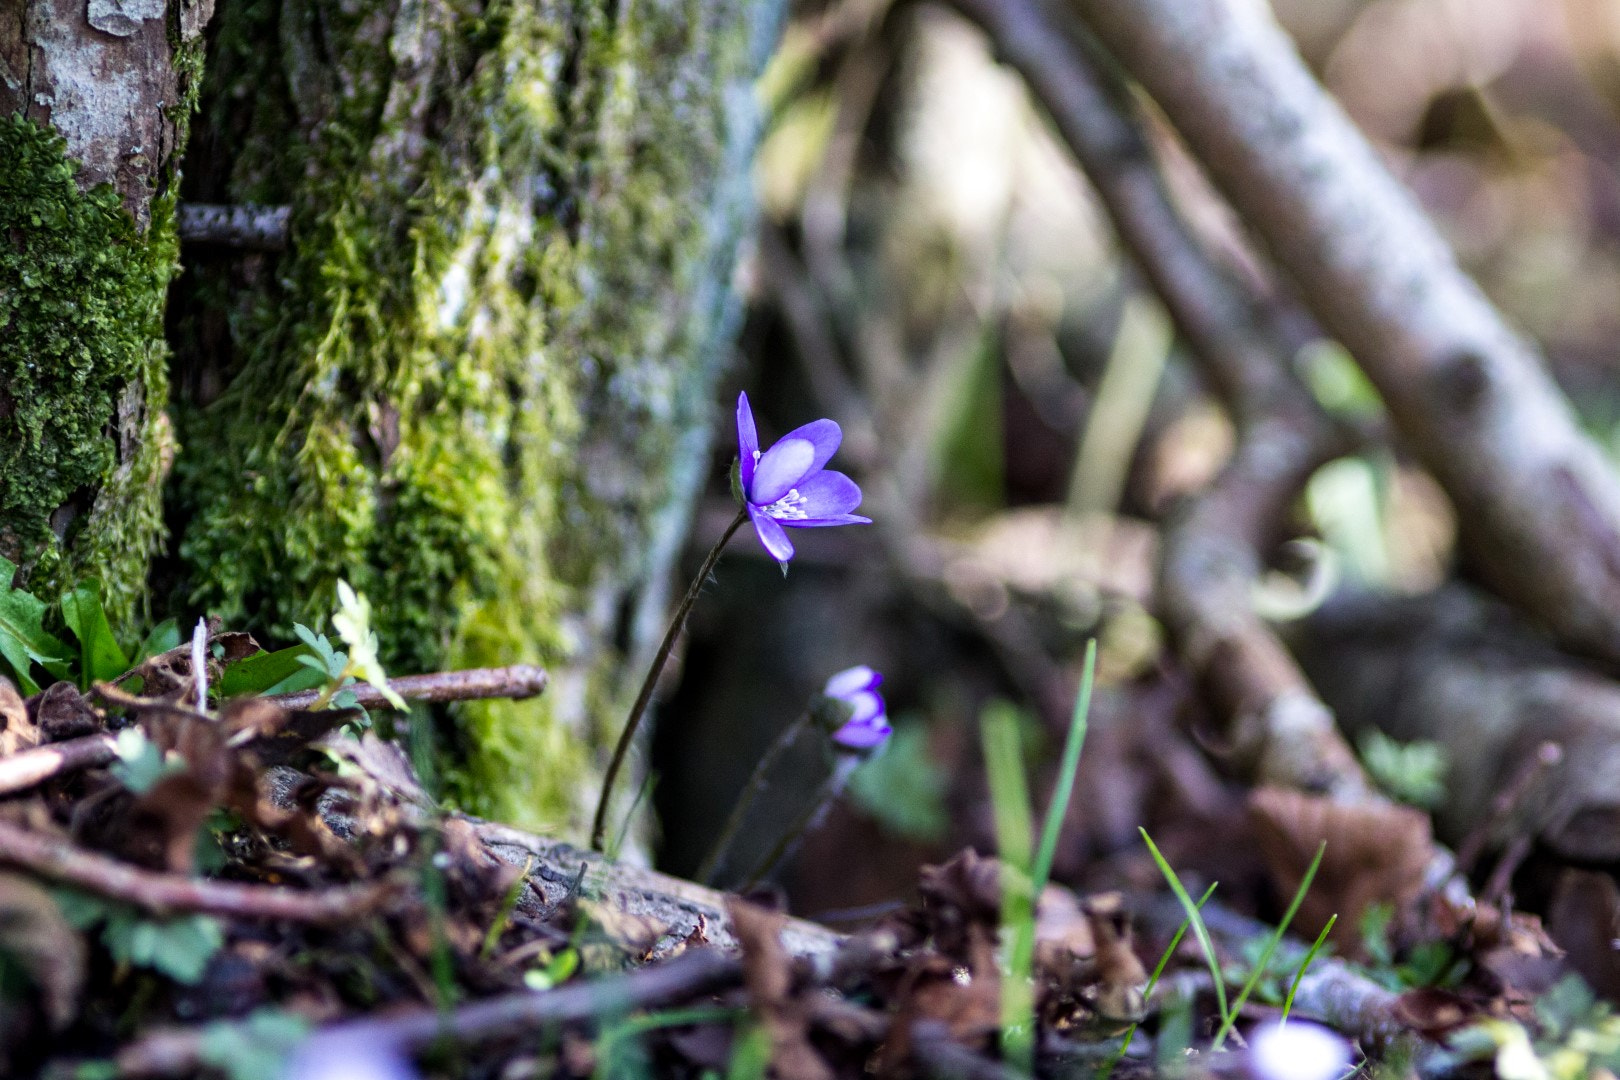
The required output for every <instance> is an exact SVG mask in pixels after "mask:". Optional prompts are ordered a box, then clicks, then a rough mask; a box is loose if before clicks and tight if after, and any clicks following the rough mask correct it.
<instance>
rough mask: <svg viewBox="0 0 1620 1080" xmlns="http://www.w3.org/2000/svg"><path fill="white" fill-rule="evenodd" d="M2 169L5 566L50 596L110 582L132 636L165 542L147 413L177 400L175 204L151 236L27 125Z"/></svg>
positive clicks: (12, 140) (7, 130) (5, 127)
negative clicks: (170, 348) (64, 586)
mask: <svg viewBox="0 0 1620 1080" xmlns="http://www.w3.org/2000/svg"><path fill="white" fill-rule="evenodd" d="M0 161H5V162H6V168H5V169H4V170H0V554H4V555H6V556H7V557H9V558H12V559H14V560H17V561H19V562H21V563H22V564H23V565H24V566H27V567H30V568H31V580H30V586H31V587H32V588H33V589H34V590H35V591H38V592H41V593H42V594H43V593H49V592H50V591H52V590H53V589H54V587H55V586H57V585H60V584H61V583H62V582H64V581H66V580H68V579H71V578H75V577H78V576H82V575H84V574H92V573H93V574H97V575H99V576H101V577H102V579H103V580H104V581H106V582H108V583H110V585H111V589H110V592H109V595H108V596H107V598H106V599H107V607H108V613H109V617H111V618H112V619H113V620H114V621H115V622H116V623H120V624H127V623H128V622H129V621H130V620H131V618H132V617H133V616H134V615H135V614H136V613H137V611H138V610H139V606H140V601H141V598H142V595H143V584H144V580H145V576H146V562H147V560H148V558H149V557H150V555H151V552H152V551H153V549H154V547H155V546H156V544H157V542H158V540H159V538H160V535H161V521H160V515H159V512H158V506H159V504H158V485H157V483H156V482H155V481H156V478H157V476H158V475H159V474H160V473H161V470H162V462H163V459H164V457H165V452H166V449H167V447H166V443H165V440H164V439H163V437H162V436H163V433H164V427H163V421H162V418H161V415H160V414H159V413H157V412H154V411H152V410H151V409H149V408H148V406H147V404H146V403H148V402H156V403H158V404H159V406H161V403H162V402H163V400H164V396H165V386H164V364H165V361H166V356H167V354H166V351H165V347H164V344H163V300H164V291H165V289H166V287H167V285H168V281H169V275H170V272H171V270H172V267H173V265H174V257H175V248H174V232H173V228H172V221H171V219H172V206H171V204H170V202H169V201H167V200H164V199H159V200H157V201H156V202H155V203H154V206H153V220H152V224H151V226H150V227H149V229H148V230H147V232H146V233H145V234H142V233H141V232H140V231H139V230H138V229H137V227H136V225H135V222H134V219H133V218H131V217H130V215H129V213H128V212H127V211H126V210H125V209H124V207H123V205H122V203H121V202H120V200H119V197H118V195H117V193H116V192H114V191H113V190H112V188H111V187H110V186H107V185H102V186H99V187H97V188H95V189H93V190H91V191H87V192H86V191H80V190H79V187H78V184H77V182H76V181H75V176H76V174H77V173H78V166H77V165H76V164H75V163H74V162H72V161H71V160H69V159H68V157H67V156H66V150H65V143H64V142H63V140H62V139H61V138H60V137H59V136H58V135H56V134H55V133H54V132H51V131H49V130H47V129H45V128H42V127H40V126H38V125H37V124H35V123H33V122H32V121H30V120H27V119H25V118H23V117H21V116H15V115H14V116H10V117H6V118H0ZM120 397H124V398H125V402H124V408H123V409H122V410H121V411H122V413H123V415H116V414H117V413H119V412H120V409H119V399H120ZM115 417H116V421H117V424H116V426H118V427H123V428H125V429H126V430H122V431H119V430H110V429H111V428H113V427H114V426H115ZM53 516H54V519H55V520H54V522H53ZM53 524H55V525H56V528H54V529H53ZM59 533H61V534H63V535H65V538H66V539H65V542H64V539H63V535H59Z"/></svg>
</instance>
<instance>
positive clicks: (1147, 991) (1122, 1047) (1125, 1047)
mask: <svg viewBox="0 0 1620 1080" xmlns="http://www.w3.org/2000/svg"><path fill="white" fill-rule="evenodd" d="M1214 895H1215V886H1214V885H1213V884H1212V885H1210V887H1209V888H1207V889H1205V890H1204V895H1203V896H1200V897H1199V898H1198V906H1199V907H1203V906H1204V904H1205V903H1207V902H1208V901H1209V898H1210V897H1211V896H1214ZM1191 925H1192V923H1191V921H1189V920H1187V919H1182V920H1181V925H1180V926H1178V927H1177V928H1176V933H1175V936H1174V937H1172V938H1171V939H1170V944H1169V945H1167V946H1165V950H1164V952H1162V953H1160V954H1159V962H1158V963H1157V964H1156V965H1154V968H1153V974H1152V975H1150V976H1148V981H1147V986H1146V987H1144V988H1143V990H1142V1000H1143V1001H1144V1002H1146V1001H1152V1000H1153V990H1154V988H1155V987H1157V986H1158V985H1159V976H1161V975H1163V974H1164V969H1165V966H1166V965H1167V964H1169V963H1170V958H1171V957H1172V956H1174V955H1175V954H1176V946H1178V945H1180V944H1181V939H1182V938H1183V937H1185V936H1186V934H1187V927H1189V926H1191ZM1140 1026H1141V1025H1140V1024H1132V1025H1131V1026H1130V1027H1128V1028H1126V1029H1125V1041H1124V1042H1122V1043H1120V1044H1119V1050H1118V1051H1117V1052H1116V1053H1115V1054H1114V1056H1113V1057H1112V1058H1110V1059H1109V1060H1108V1067H1107V1068H1106V1069H1104V1070H1103V1080H1108V1078H1109V1077H1110V1076H1112V1075H1114V1069H1115V1068H1116V1067H1117V1066H1118V1065H1119V1063H1120V1062H1121V1061H1123V1060H1124V1059H1125V1054H1126V1053H1127V1052H1128V1051H1129V1050H1130V1048H1131V1040H1132V1039H1134V1038H1136V1029H1137V1028H1138V1027H1140Z"/></svg>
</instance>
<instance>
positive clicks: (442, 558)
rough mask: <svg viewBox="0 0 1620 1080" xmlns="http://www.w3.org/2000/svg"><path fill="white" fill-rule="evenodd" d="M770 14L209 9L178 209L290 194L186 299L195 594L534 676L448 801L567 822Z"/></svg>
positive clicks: (646, 603) (601, 701) (751, 111)
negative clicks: (263, 249) (253, 244)
mask: <svg viewBox="0 0 1620 1080" xmlns="http://www.w3.org/2000/svg"><path fill="white" fill-rule="evenodd" d="M775 7H776V5H775V4H774V3H773V2H767V0H759V2H755V0H686V2H684V3H670V2H648V0H631V2H614V0H575V2H572V3H566V2H563V3H548V2H536V0H490V2H488V3H478V2H471V0H451V2H439V3H435V2H431V0H374V2H370V3H366V4H360V5H355V4H345V3H339V2H332V0H284V2H281V3H275V2H271V0H257V2H255V0H242V2H237V3H232V4H230V5H228V6H227V7H226V8H225V9H223V10H222V11H221V16H220V25H219V28H218V38H217V40H216V41H215V43H214V45H213V47H212V49H211V52H210V61H209V66H210V72H209V77H208V87H207V89H206V91H205V100H204V103H203V107H202V110H201V113H200V118H199V133H198V139H197V143H196V148H197V153H196V154H195V156H194V164H195V168H194V169H192V171H193V172H194V173H195V177H194V178H193V179H194V180H195V184H196V196H197V197H198V198H201V199H204V200H211V201H241V202H260V203H278V204H290V205H291V207H292V228H291V233H290V248H289V251H288V252H287V253H286V254H285V255H283V256H281V257H279V258H277V259H274V260H269V261H266V260H264V259H262V258H261V257H257V256H256V257H253V258H252V259H247V260H237V261H236V262H235V263H233V264H232V265H230V266H229V267H226V268H215V269H211V270H210V271H209V272H207V273H203V274H196V275H193V278H192V280H191V282H190V284H189V285H188V293H187V295H188V305H189V306H191V307H193V308H194V309H195V314H194V315H192V316H190V317H188V321H187V323H186V331H185V333H184V334H183V335H182V340H183V341H184V342H185V344H184V345H182V346H181V349H182V355H181V364H180V367H179V369H178V370H179V378H178V379H177V398H178V399H180V400H183V401H184V402H185V405H184V407H182V408H179V409H177V422H178V424H179V426H180V429H181V435H182V439H183V441H184V444H185V446H186V453H185V455H184V456H183V457H182V459H181V462H180V464H179V466H178V467H177V470H176V483H175V484H174V486H173V492H174V495H173V510H174V514H173V517H174V520H175V522H176V525H177V530H178V531H179V533H180V543H179V551H180V553H181V555H182V557H183V560H184V563H185V577H186V578H187V579H188V580H189V581H190V582H191V591H190V594H189V599H190V600H191V601H193V602H196V603H201V604H204V605H206V606H207V608H208V609H209V610H210V611H211V612H215V613H218V614H221V615H223V616H225V617H226V618H227V619H228V620H230V621H232V622H240V621H244V620H246V621H248V622H252V623H257V624H259V625H262V626H264V627H266V628H268V629H270V630H272V631H278V632H281V633H285V632H286V631H287V630H288V629H289V626H290V624H291V623H292V622H293V621H295V620H297V621H304V622H309V623H316V622H319V621H321V620H322V618H323V615H324V613H325V612H326V611H328V610H329V609H330V607H331V596H332V588H333V584H334V582H335V580H336V579H337V578H339V577H346V578H348V579H349V580H351V581H352V582H354V583H355V584H356V585H357V587H359V588H361V589H362V590H363V591H365V592H367V593H369V594H371V595H372V597H373V598H374V599H375V601H376V604H375V606H376V608H377V610H378V613H379V617H380V630H381V632H382V636H383V639H384V643H385V646H386V647H387V649H388V650H389V651H390V652H391V654H392V657H391V659H392V661H393V663H394V664H395V665H396V666H397V667H399V668H401V669H406V668H415V669H431V668H436V667H439V666H442V665H445V664H453V665H457V666H462V665H474V664H482V663H510V662H515V661H520V660H528V661H536V662H540V663H544V664H545V665H547V667H548V668H550V669H551V671H552V674H553V682H552V685H551V688H550V689H549V690H548V692H547V693H546V694H545V695H544V696H543V697H542V698H540V699H538V700H536V701H533V702H525V703H499V704H489V705H479V706H475V707H472V708H469V709H467V710H466V711H465V712H464V713H463V714H461V715H460V717H459V718H458V724H459V728H458V731H459V738H458V739H457V742H458V746H457V747H456V750H455V756H456V763H455V765H454V766H453V768H452V770H451V771H450V779H451V781H452V789H453V792H454V793H455V794H457V795H458V796H459V797H460V799H461V800H462V801H463V802H464V803H465V804H468V805H470V806H472V807H474V808H476V809H479V810H482V811H484V812H487V813H491V814H494V815H499V816H501V817H503V818H507V819H511V820H520V821H528V822H537V823H546V824H552V825H557V824H561V823H564V822H568V821H577V816H578V813H579V809H580V806H581V804H582V803H583V802H585V801H586V800H585V798H584V796H585V795H586V794H587V793H588V792H590V791H591V789H592V781H593V778H594V777H595V775H596V769H595V762H596V751H595V747H597V746H599V745H600V744H601V743H602V742H603V737H602V734H603V731H604V730H605V729H607V728H611V727H612V726H613V725H614V724H615V723H616V722H617V720H618V717H619V716H620V714H621V709H620V704H621V702H622V699H623V693H622V691H623V690H624V687H625V684H626V683H628V682H631V681H633V680H631V679H627V678H626V677H625V673H624V663H625V657H624V656H623V655H621V651H622V650H626V649H628V651H630V652H632V653H638V652H644V645H645V643H646V642H647V641H648V640H649V639H650V638H651V637H652V636H654V634H655V633H656V630H657V628H658V623H659V621H660V618H661V612H662V610H663V602H664V599H665V596H666V591H665V588H664V583H663V575H664V572H665V570H666V569H667V566H668V564H669V563H670V561H671V559H672V557H673V554H674V549H675V545H676V544H677V543H678V541H679V538H680V534H681V533H682V531H683V525H684V521H685V518H686V515H687V512H688V506H689V502H690V497H691V495H692V493H693V491H694V489H695V486H696V483H697V481H698V480H699V479H700V470H701V467H702V463H703V462H704V461H705V460H706V445H707V444H706V436H705V434H704V433H705V431H706V428H707V421H708V419H709V416H710V408H711V400H712V396H713V390H714V383H715V380H716V377H717V373H718V369H719V366H720V364H721V362H722V360H723V357H724V353H725V350H726V348H727V345H726V343H727V339H728V336H729V328H730V323H731V321H732V311H733V303H732V298H731V293H730V288H729V283H730V277H731V271H732V264H733V259H734V256H735V250H736V245H737V242H738V239H739V237H740V235H741V232H742V223H743V221H744V219H745V215H746V212H747V204H748V199H747V191H748V163H749V159H750V156H751V153H752V148H753V143H754V140H755V135H756V130H755V129H756V112H757V109H756V106H755V103H754V98H753V94H752V80H753V78H754V76H755V75H756V74H757V71H758V69H759V66H760V64H761V63H762V62H763V59H764V56H765V53H766V51H767V48H768V45H769V44H770V41H771V39H772V34H773V31H774V27H775V20H776V11H775V10H774V9H775ZM188 168H191V166H188ZM216 269H217V271H218V272H215V270H216ZM215 388H218V389H217V390H216V389H215Z"/></svg>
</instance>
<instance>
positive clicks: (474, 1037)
mask: <svg viewBox="0 0 1620 1080" xmlns="http://www.w3.org/2000/svg"><path fill="white" fill-rule="evenodd" d="M740 973H741V966H740V964H739V963H738V961H737V960H735V959H732V958H731V957H727V956H725V955H723V954H722V953H720V952H717V951H715V950H713V949H693V950H691V951H690V952H687V953H684V954H682V955H681V956H679V957H676V958H675V959H674V960H671V961H669V962H668V963H664V964H656V965H653V966H651V967H644V968H641V969H639V970H636V971H633V972H630V973H629V974H626V975H616V976H605V977H592V978H589V979H587V980H582V981H580V982H577V983H574V984H572V985H569V986H564V987H561V988H559V989H556V990H545V991H524V992H522V993H516V994H504V995H501V996H498V997H492V998H487V999H485V1000H483V1001H475V1002H472V1003H470V1004H467V1005H462V1006H460V1007H459V1008H456V1009H453V1010H451V1011H449V1012H445V1011H443V1010H440V1009H435V1008H416V1009H411V1010H408V1011H404V1012H396V1013H393V1014H390V1015H388V1016H385V1017H380V1018H378V1019H374V1020H353V1021H348V1022H345V1023H338V1024H333V1025H331V1026H329V1027H325V1028H322V1029H320V1030H319V1031H317V1032H316V1033H315V1034H314V1035H312V1036H311V1037H310V1039H309V1040H308V1041H307V1042H306V1043H305V1044H304V1045H303V1046H302V1047H301V1048H300V1050H299V1054H300V1055H301V1056H303V1057H305V1058H306V1059H308V1058H310V1057H311V1056H313V1055H315V1054H319V1053H321V1051H322V1049H323V1044H325V1045H329V1046H330V1047H331V1048H332V1050H333V1052H334V1055H338V1054H344V1053H345V1052H347V1053H348V1054H353V1053H355V1052H356V1048H366V1049H369V1050H371V1051H372V1052H376V1050H377V1048H379V1047H386V1048H398V1049H401V1050H405V1051H413V1050H421V1049H425V1048H426V1047H429V1046H432V1045H434V1044H436V1043H439V1042H440V1041H441V1040H444V1041H449V1042H454V1043H458V1044H461V1045H471V1044H475V1043H483V1042H491V1041H496V1040H500V1039H514V1038H532V1037H534V1036H535V1035H537V1034H538V1033H540V1032H541V1031H543V1030H544V1029H546V1028H551V1027H556V1026H557V1025H560V1024H568V1023H578V1022H582V1021H586V1020H591V1019H594V1018H597V1017H610V1016H621V1015H623V1014H625V1013H627V1012H630V1011H633V1010H636V1009H652V1008H658V1007H661V1006H664V1005H670V1004H674V1003H677V1002H681V1001H685V1000H688V999H691V998H696V997H702V996H704V995H706V994H710V993H713V992H714V991H716V990H719V989H722V988H724V987H727V986H730V985H732V984H734V983H736V982H737V980H738V978H739V975H740ZM241 1026H243V1027H244V1028H245V1025H241ZM244 1037H245V1032H244ZM211 1039H212V1040H218V1031H217V1025H216V1026H213V1027H210V1028H205V1029H195V1028H192V1029H185V1030H180V1031H166V1032H160V1033H157V1034H154V1035H148V1036H147V1037H146V1038H144V1039H141V1040H140V1041H139V1042H136V1043H133V1044H131V1045H130V1046H127V1047H125V1048H124V1049H123V1050H122V1051H120V1052H119V1054H118V1056H117V1058H116V1059H115V1064H116V1066H117V1068H118V1075H119V1076H123V1077H128V1078H131V1080H135V1078H142V1080H145V1078H152V1080H156V1078H158V1077H168V1076H192V1075H194V1074H195V1073H197V1072H198V1071H199V1070H201V1069H202V1068H204V1067H205V1066H207V1065H209V1064H212V1063H211V1062H210V1061H209V1059H208V1058H207V1057H206V1056H205V1055H204V1047H205V1045H206V1044H207V1043H208V1042H209V1041H210V1040H211ZM336 1060H341V1058H337V1059H336ZM334 1065H335V1061H334Z"/></svg>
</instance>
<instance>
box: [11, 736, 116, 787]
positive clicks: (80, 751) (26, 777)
mask: <svg viewBox="0 0 1620 1080" xmlns="http://www.w3.org/2000/svg"><path fill="white" fill-rule="evenodd" d="M117 758H118V745H117V743H116V742H115V741H114V740H113V737H112V736H111V735H107V734H97V735H85V736H83V737H82V738H78V739H64V740H63V741H61V742H58V743H48V744H46V745H45V746H36V747H34V748H33V749H32V750H24V751H22V752H20V753H16V754H12V755H11V756H10V757H6V758H0V795H13V794H15V793H17V792H19V791H25V790H27V789H28V788H31V787H33V786H34V785H35V784H41V783H44V782H45V781H46V780H49V779H51V778H52V777H55V776H61V775H62V774H64V773H70V772H76V771H78V770H79V769H94V768H98V767H100V766H102V765H107V764H110V763H112V762H113V761H115V760H117Z"/></svg>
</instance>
